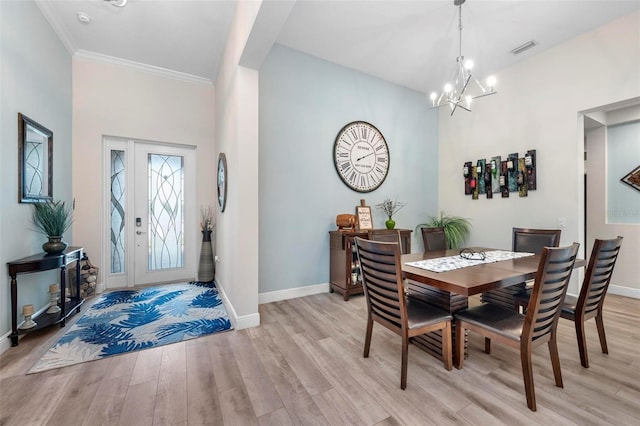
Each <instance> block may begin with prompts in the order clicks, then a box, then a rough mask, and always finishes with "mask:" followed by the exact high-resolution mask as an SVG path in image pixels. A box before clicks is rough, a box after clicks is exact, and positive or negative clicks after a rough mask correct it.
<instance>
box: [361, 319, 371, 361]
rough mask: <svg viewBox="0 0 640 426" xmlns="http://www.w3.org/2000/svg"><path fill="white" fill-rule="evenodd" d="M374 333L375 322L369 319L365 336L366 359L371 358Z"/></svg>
mask: <svg viewBox="0 0 640 426" xmlns="http://www.w3.org/2000/svg"><path fill="white" fill-rule="evenodd" d="M372 332H373V320H372V319H371V318H370V317H369V318H367V331H366V333H365V335H364V354H363V355H364V357H365V358H369V348H370V347H371V333H372Z"/></svg>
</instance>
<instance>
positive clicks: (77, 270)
mask: <svg viewBox="0 0 640 426" xmlns="http://www.w3.org/2000/svg"><path fill="white" fill-rule="evenodd" d="M80 259H82V252H80V255H79V257H78V260H76V297H77V298H78V302H80ZM76 313H77V314H79V313H80V304H78V307H77V308H76Z"/></svg>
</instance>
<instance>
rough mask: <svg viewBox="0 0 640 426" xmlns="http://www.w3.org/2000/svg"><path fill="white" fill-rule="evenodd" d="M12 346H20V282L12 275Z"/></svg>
mask: <svg viewBox="0 0 640 426" xmlns="http://www.w3.org/2000/svg"><path fill="white" fill-rule="evenodd" d="M9 337H11V346H18V282H17V281H16V276H15V275H11V335H10V336H9Z"/></svg>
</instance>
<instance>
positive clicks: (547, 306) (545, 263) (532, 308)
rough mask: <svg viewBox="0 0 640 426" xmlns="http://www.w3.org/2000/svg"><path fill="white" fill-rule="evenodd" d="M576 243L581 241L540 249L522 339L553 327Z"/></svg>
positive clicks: (562, 299) (576, 251)
mask: <svg viewBox="0 0 640 426" xmlns="http://www.w3.org/2000/svg"><path fill="white" fill-rule="evenodd" d="M578 247H580V244H578V243H573V244H572V245H570V246H567V247H559V248H551V247H545V248H544V249H543V250H542V254H541V256H540V264H539V266H538V272H537V274H536V279H535V282H534V284H533V290H532V292H531V298H530V299H529V305H528V307H527V315H526V318H525V323H524V326H523V330H522V339H523V340H525V339H530V340H531V341H535V340H537V339H540V338H542V337H545V336H547V335H549V334H550V333H551V332H552V331H553V330H554V329H555V327H556V325H557V323H558V318H559V317H560V309H561V307H562V303H563V302H564V296H565V294H566V293H567V288H568V286H569V278H570V277H571V272H572V271H573V265H574V263H575V261H576V256H577V254H578Z"/></svg>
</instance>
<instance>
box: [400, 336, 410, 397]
mask: <svg viewBox="0 0 640 426" xmlns="http://www.w3.org/2000/svg"><path fill="white" fill-rule="evenodd" d="M408 362H409V338H408V337H407V336H406V335H404V336H402V367H401V370H400V389H402V390H404V389H406V387H407V364H408Z"/></svg>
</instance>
